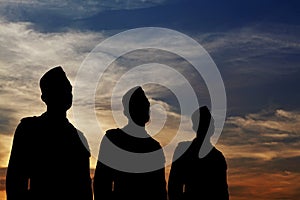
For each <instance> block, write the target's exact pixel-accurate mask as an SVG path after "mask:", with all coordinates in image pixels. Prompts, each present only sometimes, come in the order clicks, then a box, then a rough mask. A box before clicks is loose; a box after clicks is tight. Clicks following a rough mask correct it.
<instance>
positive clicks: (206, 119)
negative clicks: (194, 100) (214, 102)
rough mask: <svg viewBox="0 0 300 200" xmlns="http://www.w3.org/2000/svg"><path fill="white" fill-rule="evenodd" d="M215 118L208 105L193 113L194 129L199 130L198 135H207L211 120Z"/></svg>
mask: <svg viewBox="0 0 300 200" xmlns="http://www.w3.org/2000/svg"><path fill="white" fill-rule="evenodd" d="M211 120H213V119H212V116H211V113H210V111H209V109H208V107H207V106H202V107H200V108H199V109H197V110H196V111H195V112H194V113H193V114H192V122H193V129H194V131H196V132H197V134H198V135H197V136H199V134H201V137H205V135H206V133H207V131H208V128H209V125H210V121H211Z"/></svg>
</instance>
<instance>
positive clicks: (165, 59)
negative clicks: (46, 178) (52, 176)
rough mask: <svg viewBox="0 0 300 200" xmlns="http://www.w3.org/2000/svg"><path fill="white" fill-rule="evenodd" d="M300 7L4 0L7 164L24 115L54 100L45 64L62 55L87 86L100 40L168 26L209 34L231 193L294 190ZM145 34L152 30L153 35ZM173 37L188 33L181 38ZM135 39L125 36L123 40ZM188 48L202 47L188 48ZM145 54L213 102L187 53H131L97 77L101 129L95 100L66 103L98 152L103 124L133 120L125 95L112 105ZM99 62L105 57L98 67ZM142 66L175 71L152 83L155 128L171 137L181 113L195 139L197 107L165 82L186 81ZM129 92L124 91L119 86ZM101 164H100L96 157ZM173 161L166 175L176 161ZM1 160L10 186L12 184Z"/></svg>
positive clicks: (166, 0) (2, 120)
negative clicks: (186, 106) (45, 89)
mask: <svg viewBox="0 0 300 200" xmlns="http://www.w3.org/2000/svg"><path fill="white" fill-rule="evenodd" d="M299 14H300V3H299V2H298V1H297V0H290V1H279V0H264V1H257V0H252V1H238V0H232V1H229V2H228V1H221V0H210V1H209V0H115V1H109V0H103V1H96V0H88V1H78V0H74V1H64V3H61V1H56V0H50V1H44V0H28V1H18V0H15V1H6V0H1V1H0V49H1V50H0V77H1V79H0V83H1V84H0V96H1V100H0V167H2V168H5V167H7V164H8V158H9V155H10V148H11V142H12V138H13V134H14V130H15V128H16V126H17V125H18V123H19V121H20V119H22V118H23V117H27V116H34V115H36V116H38V115H40V114H41V113H43V112H44V111H45V109H46V107H45V105H44V104H43V102H42V101H41V99H40V95H41V94H40V90H39V84H38V83H39V79H40V77H41V76H42V75H43V74H44V73H45V72H46V71H47V70H49V69H50V68H52V67H54V66H58V65H60V66H62V67H63V68H64V70H65V72H66V74H67V76H68V77H69V79H70V81H71V83H72V84H73V87H74V86H75V87H76V86H78V85H79V86H80V82H78V81H77V80H78V79H77V78H78V76H79V75H78V72H79V71H80V69H81V67H82V66H83V63H84V61H86V60H87V58H88V56H89V55H91V54H90V52H91V51H92V50H93V49H94V48H95V47H96V46H97V45H98V44H100V43H101V42H103V41H105V39H107V38H110V37H111V36H113V35H115V34H118V33H122V32H123V31H127V30H130V29H134V28H142V27H161V28H168V29H171V30H175V31H178V32H180V33H183V34H185V35H187V36H188V37H190V38H192V39H194V40H195V41H197V42H198V43H199V44H200V45H202V47H203V48H204V49H205V50H206V51H207V53H208V54H209V55H210V57H211V58H212V60H213V61H214V63H215V64H216V66H217V68H218V70H219V72H220V75H221V77H222V79H223V82H224V87H225V91H226V97H227V110H226V120H225V124H224V128H223V130H222V134H221V136H220V137H219V138H218V140H217V143H216V147H217V148H218V149H219V150H221V151H222V152H223V154H224V156H225V158H226V161H227V164H228V184H229V192H230V197H231V199H233V200H246V199H258V200H260V199H263V200H268V199H289V200H296V199H297V198H298V196H299V194H300V192H299V191H300V184H299V182H300V171H299V169H300V168H299V166H300V148H299V147H300V135H299V133H300V103H299V102H300V93H299V83H298V82H299V76H300V41H299V35H300V15H299ZM142 39H144V40H145V41H147V37H145V38H142ZM149 42H150V43H151V42H153V44H157V43H159V41H149ZM167 42H168V41H167ZM170 43H172V44H174V45H178V44H179V43H178V41H170ZM126 45H128V44H127V43H126V42H125V43H124V44H122V46H126ZM185 48H187V47H185V46H182V49H185ZM187 52H188V54H189V55H192V56H193V55H194V54H193V53H194V52H192V51H189V49H187ZM147 63H160V64H164V65H167V66H170V67H171V68H172V69H175V70H177V71H178V72H179V73H180V74H181V75H183V76H184V77H185V78H186V79H188V80H189V81H190V84H191V85H192V86H193V89H194V91H195V93H196V96H197V98H198V100H199V103H200V104H203V105H209V106H210V105H211V100H210V96H209V92H208V88H207V86H206V84H205V82H204V80H203V78H202V77H201V76H199V75H197V74H196V73H195V70H194V69H193V67H192V66H191V64H190V63H189V62H187V61H186V60H185V59H184V58H182V57H179V56H178V55H175V54H174V53H172V52H166V51H162V50H157V49H142V50H137V51H133V52H129V53H127V54H126V55H123V56H122V57H120V58H118V59H116V60H115V61H114V62H113V63H112V64H111V65H110V66H109V67H108V68H107V70H106V71H105V76H104V78H103V79H102V80H100V81H99V82H98V83H97V84H98V86H97V88H96V90H95V98H94V99H95V102H96V105H95V112H96V116H97V119H98V121H99V123H100V125H101V128H102V129H101V130H99V129H98V128H93V127H95V126H96V124H95V123H94V121H93V120H92V119H91V118H90V115H88V114H87V113H85V111H87V110H88V109H90V108H91V105H90V104H89V103H86V102H85V101H83V100H82V101H81V99H79V101H78V102H75V104H74V105H75V106H76V107H75V106H74V105H73V108H72V109H71V110H70V111H69V112H68V117H69V119H70V121H71V122H72V123H74V124H75V125H76V127H78V128H80V130H81V131H83V132H84V134H85V135H86V136H87V139H88V141H89V144H90V146H91V148H92V151H93V152H97V150H98V149H97V145H98V144H99V141H100V139H101V136H100V135H101V134H100V135H99V133H100V132H102V133H103V132H105V130H107V129H110V128H115V127H117V126H122V125H124V123H126V120H125V118H124V116H122V109H121V107H120V106H118V105H117V106H116V107H115V109H114V110H115V111H116V117H117V118H118V120H119V122H120V123H119V124H118V123H116V122H114V120H113V118H112V114H111V105H110V103H111V94H112V92H113V88H114V87H113V86H116V85H117V83H118V81H119V80H120V79H121V78H122V77H123V78H124V76H123V75H124V74H128V73H129V72H131V76H130V74H129V76H127V77H129V78H130V77H131V79H130V80H131V82H130V83H131V84H134V83H135V82H138V80H137V79H136V78H135V77H136V75H138V74H139V73H141V71H138V70H137V71H134V70H133V69H134V67H135V66H139V65H142V64H147ZM97 70H99V69H98V68H97V67H96V68H94V69H91V71H88V72H91V73H94V72H97ZM130 70H133V71H130ZM143 73H145V74H146V75H147V74H148V75H153V76H154V77H162V79H161V80H162V81H165V82H164V83H165V85H162V84H161V85H158V84H146V85H144V86H143V88H144V89H145V91H146V95H147V97H148V98H149V99H150V103H151V105H153V106H152V107H151V123H150V124H149V126H148V127H147V130H148V131H149V133H150V134H152V135H153V137H155V139H157V140H158V141H159V142H160V143H161V144H162V145H163V146H166V145H168V143H170V141H171V140H172V139H173V138H174V137H175V135H176V133H177V130H178V124H179V123H180V122H181V123H182V125H183V132H184V134H183V135H182V136H181V137H180V138H179V139H178V140H179V141H181V140H190V139H192V138H193V137H194V134H193V133H191V130H190V129H191V122H190V120H189V116H188V115H187V114H186V113H181V110H180V105H179V102H178V99H176V96H175V95H174V93H173V92H172V90H170V89H168V88H167V87H166V85H168V84H169V85H170V84H175V85H176V84H177V85H176V86H178V87H180V85H181V82H180V81H177V79H175V78H174V76H173V75H170V74H168V73H167V72H165V71H163V69H162V68H157V69H155V70H153V68H149V69H148V71H147V70H143ZM165 76H167V78H166V77H165ZM125 78H126V76H125ZM83 80H85V79H84V76H83ZM76 81H77V82H76ZM86 81H89V80H86ZM82 92H84V91H82ZM124 92H125V91H124V90H123V91H122V90H121V91H117V92H115V93H114V94H115V95H116V97H121V96H122V94H123V93H124ZM186 98H191V97H189V96H187V97H186ZM75 108H76V110H75ZM74 110H75V111H76V112H77V111H80V113H82V118H81V121H80V120H79V121H76V112H75V113H74ZM74 116H75V117H74ZM82 119H84V120H82ZM181 120H182V121H181ZM177 142H178V141H177ZM175 146H176V145H175V144H172V145H171V147H173V148H174V147H175ZM172 153H173V152H172V150H168V151H167V152H165V154H166V157H167V159H171V158H172ZM95 156H96V155H95ZM91 167H92V168H94V167H95V160H93V159H92V161H91ZM166 169H167V173H166V175H167V176H168V170H169V166H167V168H166ZM3 171H5V169H1V177H0V179H1V180H0V184H1V186H0V191H1V192H2V193H1V194H3V193H4V188H5V186H4V183H5V181H4V177H5V175H4V174H5V172H3ZM0 198H1V196H0ZM2 198H3V197H2Z"/></svg>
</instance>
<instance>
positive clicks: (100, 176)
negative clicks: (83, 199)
mask: <svg viewBox="0 0 300 200" xmlns="http://www.w3.org/2000/svg"><path fill="white" fill-rule="evenodd" d="M104 199H108V200H109V199H113V169H111V168H110V167H108V166H106V165H104V164H103V163H101V162H100V161H98V162H97V167H96V170H95V175H94V200H104Z"/></svg>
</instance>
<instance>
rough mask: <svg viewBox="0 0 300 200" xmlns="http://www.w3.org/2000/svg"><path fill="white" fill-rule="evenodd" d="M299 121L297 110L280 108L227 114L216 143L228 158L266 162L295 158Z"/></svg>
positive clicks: (299, 130)
mask: <svg viewBox="0 0 300 200" xmlns="http://www.w3.org/2000/svg"><path fill="white" fill-rule="evenodd" d="M299 122H300V113H299V112H297V111H286V110H283V109H276V110H263V111H261V112H259V113H253V114H247V115H246V116H244V117H240V116H232V117H228V119H227V121H226V125H225V128H224V130H223V134H222V136H221V139H220V140H219V143H220V145H221V146H222V147H221V148H222V149H224V151H226V154H227V157H228V158H253V159H261V160H264V161H269V160H272V159H288V158H292V157H297V156H300V151H299V145H300V137H299V134H298V133H299V132H300V125H299V124H300V123H299Z"/></svg>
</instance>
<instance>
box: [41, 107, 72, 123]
mask: <svg viewBox="0 0 300 200" xmlns="http://www.w3.org/2000/svg"><path fill="white" fill-rule="evenodd" d="M43 115H44V116H45V117H47V118H48V119H50V120H51V121H62V122H65V121H68V119H67V113H66V112H57V111H51V110H47V112H45V113H44V114H43Z"/></svg>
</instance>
